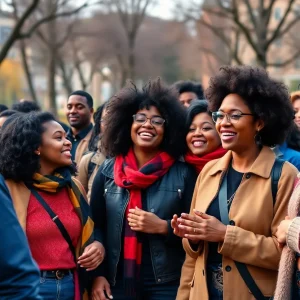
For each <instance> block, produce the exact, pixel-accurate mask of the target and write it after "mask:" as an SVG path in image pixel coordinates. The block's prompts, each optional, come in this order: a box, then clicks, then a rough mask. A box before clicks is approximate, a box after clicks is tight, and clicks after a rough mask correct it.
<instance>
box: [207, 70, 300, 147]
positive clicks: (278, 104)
mask: <svg viewBox="0 0 300 300" xmlns="http://www.w3.org/2000/svg"><path fill="white" fill-rule="evenodd" d="M229 94H238V95H239V96H240V97H242V98H243V100H244V101H245V103H246V104H247V105H248V107H249V109H250V111H251V113H253V114H254V115H255V116H256V118H260V119H261V120H263V121H264V125H265V126H264V128H263V129H262V130H261V131H260V136H261V141H262V144H263V145H265V146H274V145H276V144H282V143H283V142H284V140H285V138H286V136H287V134H288V132H289V130H290V128H291V126H292V124H293V119H294V111H293V107H292V105H291V101H290V96H289V93H288V90H287V88H286V86H285V85H284V84H283V83H281V82H278V81H276V80H274V79H272V78H270V77H269V75H268V73H267V72H266V71H265V70H264V69H261V68H254V67H250V66H223V67H221V68H220V71H219V73H218V74H217V75H216V76H214V77H212V78H211V79H210V83H209V87H208V89H207V90H206V91H205V95H206V98H207V100H208V102H209V105H210V109H211V111H217V110H218V109H219V108H220V106H221V104H222V101H223V99H224V98H225V97H226V96H227V95H229Z"/></svg>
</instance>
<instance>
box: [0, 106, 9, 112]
mask: <svg viewBox="0 0 300 300" xmlns="http://www.w3.org/2000/svg"><path fill="white" fill-rule="evenodd" d="M7 109H8V107H7V106H6V105H4V104H0V113H2V112H3V111H5V110H7Z"/></svg>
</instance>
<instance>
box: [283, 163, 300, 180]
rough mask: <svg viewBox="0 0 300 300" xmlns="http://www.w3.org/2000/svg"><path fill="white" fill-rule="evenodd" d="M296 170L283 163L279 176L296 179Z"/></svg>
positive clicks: (291, 165) (292, 166)
mask: <svg viewBox="0 0 300 300" xmlns="http://www.w3.org/2000/svg"><path fill="white" fill-rule="evenodd" d="M298 173H299V172H298V169H297V168H296V167H295V166H294V165H293V164H292V163H290V162H289V161H285V162H284V163H283V166H282V172H281V175H282V176H284V177H287V178H294V179H295V178H296V177H297V174H298Z"/></svg>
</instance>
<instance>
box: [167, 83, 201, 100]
mask: <svg viewBox="0 0 300 300" xmlns="http://www.w3.org/2000/svg"><path fill="white" fill-rule="evenodd" d="M172 87H173V88H175V89H176V90H177V91H178V93H179V95H180V94H182V93H186V92H191V93H195V94H196V95H197V98H198V99H200V100H201V99H204V95H203V89H202V85H201V84H200V83H198V82H194V81H190V80H181V81H177V82H175V83H174V84H173V86H172Z"/></svg>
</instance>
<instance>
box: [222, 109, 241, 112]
mask: <svg viewBox="0 0 300 300" xmlns="http://www.w3.org/2000/svg"><path fill="white" fill-rule="evenodd" d="M218 111H221V112H224V110H223V109H219V110H218ZM233 111H239V112H242V111H241V110H239V109H238V108H235V109H231V110H230V111H229V112H233Z"/></svg>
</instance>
